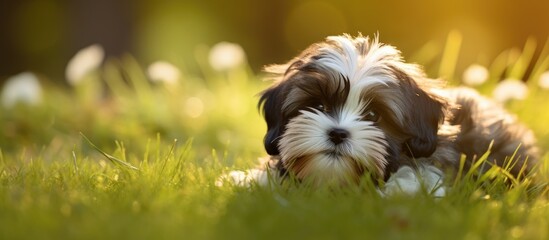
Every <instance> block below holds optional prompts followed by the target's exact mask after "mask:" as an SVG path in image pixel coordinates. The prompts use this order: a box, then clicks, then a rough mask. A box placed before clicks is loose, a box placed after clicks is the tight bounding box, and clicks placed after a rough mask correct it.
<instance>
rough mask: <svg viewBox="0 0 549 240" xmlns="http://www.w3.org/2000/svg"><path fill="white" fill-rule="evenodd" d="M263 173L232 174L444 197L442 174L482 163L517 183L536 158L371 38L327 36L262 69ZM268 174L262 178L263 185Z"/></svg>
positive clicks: (512, 125) (507, 124)
mask: <svg viewBox="0 0 549 240" xmlns="http://www.w3.org/2000/svg"><path fill="white" fill-rule="evenodd" d="M266 71H267V72H268V73H269V74H270V75H271V77H272V78H273V79H274V84H273V85H272V86H271V87H270V88H269V89H267V90H265V91H264V92H263V93H262V94H261V98H260V100H259V106H260V109H261V110H262V112H263V115H264V117H265V121H266V123H267V134H266V135H265V139H264V145H265V149H266V151H267V153H268V154H269V155H270V160H269V161H268V162H269V163H268V166H267V168H268V169H266V170H268V171H266V170H257V169H256V170H252V171H248V172H232V173H230V174H229V178H230V179H231V180H232V181H234V182H236V183H237V184H240V185H247V184H250V183H251V182H254V181H255V182H257V183H258V184H260V185H263V184H267V182H268V179H270V178H273V179H276V180H283V179H285V178H287V177H293V178H295V179H297V180H298V181H306V182H309V183H312V184H313V185H317V186H320V185H327V184H328V185H331V184H335V185H338V186H342V185H349V184H356V183H358V181H359V180H360V178H362V177H363V176H368V177H371V178H372V179H373V180H375V181H377V180H383V181H386V182H387V183H386V184H385V188H384V189H382V190H381V192H382V193H393V192H405V193H416V192H418V191H420V190H421V189H427V190H428V191H431V192H433V193H434V194H435V195H440V196H441V195H444V193H445V192H444V191H445V190H444V188H443V187H441V186H440V184H441V182H442V179H443V177H444V174H443V173H446V172H456V171H457V169H458V168H459V165H460V159H461V156H462V154H463V155H465V157H466V164H465V167H466V170H467V168H468V167H470V166H471V165H472V163H473V162H474V161H475V160H476V159H478V158H479V157H480V156H482V155H483V154H485V153H486V152H487V151H488V150H489V149H490V154H489V156H488V158H487V159H488V161H487V162H489V163H493V164H496V165H499V166H502V167H503V166H504V164H507V162H506V161H509V159H510V156H514V157H513V159H512V160H513V162H514V163H513V164H511V165H510V166H512V167H511V168H510V169H509V171H510V173H511V174H513V175H515V176H518V175H519V174H526V173H528V172H529V171H530V170H531V169H532V166H533V165H534V163H535V162H536V160H537V159H538V151H537V148H536V147H535V139H534V136H533V134H532V133H531V131H530V130H528V129H527V128H525V127H524V126H523V125H521V124H519V123H517V121H516V120H515V118H514V117H513V116H511V115H510V114H508V113H506V112H505V111H504V109H503V108H502V107H501V106H499V105H498V104H496V103H494V102H492V101H490V100H488V99H486V98H484V97H482V96H480V95H479V94H477V93H476V92H475V91H474V90H471V89H466V88H456V89H443V88H442V86H441V83H440V82H439V81H436V80H433V79H428V78H427V77H426V76H425V74H424V73H423V71H422V70H421V68H420V67H419V66H417V65H414V64H409V63H405V62H404V61H403V60H402V57H401V55H400V52H399V51H398V50H397V49H395V48H394V47H392V46H389V45H385V44H382V43H380V42H379V41H378V39H377V37H376V38H374V39H370V38H368V37H363V36H358V37H351V36H349V35H343V36H332V37H328V38H327V39H326V40H325V41H324V42H320V43H316V44H313V45H312V46H310V47H309V48H307V49H306V50H304V51H303V52H302V53H301V54H299V55H298V56H297V57H296V58H294V59H293V60H291V61H290V62H288V63H286V64H283V65H275V66H270V67H267V68H266ZM268 172H270V173H271V175H270V176H269V174H268ZM273 173H274V174H273Z"/></svg>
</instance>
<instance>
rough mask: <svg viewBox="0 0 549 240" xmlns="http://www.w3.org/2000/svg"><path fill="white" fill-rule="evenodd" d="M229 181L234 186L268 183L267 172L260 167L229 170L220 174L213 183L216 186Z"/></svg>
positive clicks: (264, 184) (263, 184)
mask: <svg viewBox="0 0 549 240" xmlns="http://www.w3.org/2000/svg"><path fill="white" fill-rule="evenodd" d="M226 183H229V184H232V185H234V186H240V187H251V186H253V185H259V186H266V185H267V184H268V183H269V178H268V173H267V171H265V170H260V169H248V170H246V171H230V172H229V173H227V174H223V175H221V176H220V177H219V178H218V179H217V181H215V185H216V186H218V187H221V186H223V185H224V184H226Z"/></svg>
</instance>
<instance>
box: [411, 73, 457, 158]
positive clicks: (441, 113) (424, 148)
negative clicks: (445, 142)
mask: <svg viewBox="0 0 549 240" xmlns="http://www.w3.org/2000/svg"><path fill="white" fill-rule="evenodd" d="M400 77H403V78H405V79H402V78H401V80H403V81H401V86H400V87H401V89H402V91H403V92H404V94H405V96H406V99H408V104H409V105H408V106H407V109H408V111H409V112H408V114H407V117H406V119H405V120H406V123H405V124H406V126H405V127H406V128H408V129H407V130H408V133H409V134H410V138H409V139H408V140H407V141H406V142H405V144H406V146H404V148H407V149H404V151H405V152H406V153H407V154H409V155H410V156H411V157H415V158H418V157H429V156H431V154H433V152H434V151H435V150H436V147H437V144H438V129H439V127H440V125H441V124H442V123H443V122H444V117H445V112H446V105H447V104H446V103H445V101H444V100H443V99H441V98H440V97H438V96H436V95H435V94H432V93H430V92H429V88H430V87H431V86H429V84H428V83H427V82H431V81H433V80H429V79H426V78H425V77H424V76H423V75H422V74H404V75H403V76H402V75H401V76H400Z"/></svg>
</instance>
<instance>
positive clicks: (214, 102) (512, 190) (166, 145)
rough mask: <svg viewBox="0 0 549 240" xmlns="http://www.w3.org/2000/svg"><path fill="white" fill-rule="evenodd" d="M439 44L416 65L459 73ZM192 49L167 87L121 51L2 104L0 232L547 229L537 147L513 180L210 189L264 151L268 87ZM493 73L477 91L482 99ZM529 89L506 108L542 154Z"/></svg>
mask: <svg viewBox="0 0 549 240" xmlns="http://www.w3.org/2000/svg"><path fill="white" fill-rule="evenodd" d="M452 36H453V37H454V38H458V37H459V36H458V35H455V34H454V35H452ZM449 42H451V44H448V46H446V47H445V52H450V53H451V54H452V56H447V57H444V59H445V60H444V61H443V64H446V65H448V66H439V65H436V64H435V65H432V66H431V65H427V66H426V67H427V70H428V71H429V70H430V69H439V70H440V71H441V74H442V73H445V74H448V75H457V74H456V73H455V72H456V69H455V61H457V56H458V55H457V54H458V53H459V45H460V44H461V40H460V39H457V40H456V39H454V40H452V41H449ZM534 48H535V46H534ZM531 50H532V42H530V41H529V42H528V44H527V46H526V47H525V49H524V51H522V52H524V53H525V54H524V55H520V54H519V55H518V56H515V57H514V58H511V57H509V56H506V57H505V59H506V60H507V61H499V60H498V59H495V60H494V63H493V65H491V67H489V69H490V71H491V73H492V75H499V74H500V71H501V73H503V72H504V71H507V72H508V73H507V74H512V75H514V76H515V77H516V75H522V74H524V72H525V68H526V66H527V65H529V64H534V65H535V66H537V67H536V68H535V69H534V73H535V74H532V75H531V77H532V79H529V83H532V82H534V81H536V79H533V78H534V77H536V74H537V75H539V74H540V73H541V72H543V70H544V69H547V64H548V63H547V62H548V61H547V54H546V53H544V54H545V55H542V57H541V58H540V59H539V60H536V61H535V62H534V61H533V60H532V58H531V57H529V55H530V54H531ZM545 51H547V50H544V52H545ZM203 55H204V56H205V54H202V55H201V54H198V57H197V62H199V63H201V65H202V67H203V72H202V73H201V76H200V77H197V76H193V75H192V74H191V73H183V77H182V79H181V81H180V82H179V83H178V84H177V85H175V86H173V85H172V86H170V85H164V84H158V83H156V84H152V83H150V82H148V80H147V78H146V75H145V73H144V71H143V66H141V65H140V64H139V63H138V62H137V61H136V60H135V59H133V58H132V57H130V56H127V57H123V58H121V59H111V60H108V61H107V62H106V64H105V65H104V66H103V67H102V68H101V69H98V70H96V71H95V72H93V73H90V74H88V75H87V76H86V79H84V82H83V83H82V84H80V85H78V86H75V87H70V88H68V87H62V86H58V85H55V84H46V85H45V86H44V89H45V93H44V94H45V95H44V101H43V103H42V104H40V105H38V106H25V105H20V106H17V107H16V108H14V109H3V110H2V114H1V115H0V123H1V126H2V127H1V129H2V131H3V134H2V137H0V144H1V145H0V146H1V152H0V239H167V238H177V239H313V238H314V239H334V238H338V239H345V238H352V239H441V238H444V239H547V238H549V189H548V187H547V185H546V184H547V182H549V161H548V160H547V158H548V156H547V155H545V157H544V163H543V164H542V165H540V166H539V169H538V170H539V171H538V172H537V173H536V176H535V178H534V177H533V176H531V177H528V178H527V179H525V180H524V181H521V182H514V181H513V180H512V179H510V178H509V177H508V176H507V175H506V174H505V171H502V170H501V169H499V168H492V169H490V170H489V171H488V172H487V173H485V174H483V175H480V176H479V175H476V174H475V173H473V172H471V173H468V174H464V175H463V177H462V178H460V179H459V181H455V182H449V183H448V184H449V185H450V186H452V187H451V189H450V191H449V193H448V196H447V197H445V198H441V199H434V198H431V197H429V196H426V195H421V194H420V195H418V196H414V197H404V196H394V197H389V198H380V197H379V196H377V195H376V194H375V191H374V189H373V187H372V186H371V185H368V184H365V185H362V186H357V187H351V188H349V189H340V190H333V189H309V188H307V187H303V186H280V187H274V188H273V189H261V188H257V187H253V188H252V189H243V188H239V187H234V186H230V185H226V186H223V187H216V186H215V184H214V183H215V181H216V179H217V178H218V176H219V175H221V174H222V173H223V172H226V171H229V170H232V169H246V168H250V167H253V166H255V165H256V164H257V161H256V159H257V158H258V157H262V156H263V155H264V152H263V150H262V137H263V134H264V132H265V126H264V123H263V120H262V119H261V117H260V116H259V114H258V113H257V110H256V103H257V96H256V94H257V93H258V92H259V91H261V89H263V88H265V87H266V86H267V83H263V82H261V81H260V80H259V77H258V76H255V75H254V74H252V73H251V71H249V70H248V69H247V67H246V66H243V67H241V68H237V69H234V70H231V71H229V72H224V73H218V72H214V71H212V70H211V69H210V68H209V66H207V64H204V63H205V62H206V61H205V60H204V59H203ZM422 56H431V57H432V58H433V59H418V60H417V61H419V62H424V63H427V62H437V61H436V59H442V58H443V57H442V56H438V55H437V54H425V53H423V54H422ZM452 65H454V66H452ZM506 69H511V70H506ZM122 72H123V74H122ZM504 75H505V74H504ZM518 77H520V76H518ZM101 79H103V81H104V82H105V84H104V85H103V86H101V85H98V84H97V82H98V81H100V80H101ZM448 79H450V80H451V81H452V82H453V83H454V84H457V80H455V79H458V78H454V77H452V76H449V77H448ZM496 82H497V79H495V78H491V79H490V80H489V81H488V82H487V83H485V84H484V85H482V86H480V87H479V90H480V91H481V92H483V93H486V94H490V93H491V91H492V89H493V88H494V87H495V85H496ZM529 87H530V90H531V91H530V95H529V97H528V98H527V99H525V100H522V101H512V102H509V103H508V104H507V107H508V108H509V109H510V110H511V111H512V112H514V113H516V114H517V115H518V117H519V119H521V120H522V121H523V122H525V123H526V124H527V125H529V126H530V127H531V128H532V129H533V130H534V131H535V133H536V135H537V137H538V139H539V142H540V146H541V147H542V148H543V149H547V148H548V147H549V127H547V121H548V119H549V111H547V109H548V107H549V101H548V100H549V99H548V98H549V96H548V95H549V94H547V93H549V90H543V89H539V88H538V87H537V86H536V85H535V84H529ZM102 91H107V92H108V94H106V95H107V96H110V97H104V95H105V94H103V92H102ZM190 98H198V99H200V100H201V101H202V102H203V113H202V114H201V115H200V116H198V117H196V116H191V115H192V114H189V111H193V109H194V108H196V107H197V106H194V105H193V102H192V101H190V102H189V101H188V100H189V99H190ZM194 103H195V102H194ZM195 110H196V109H195ZM80 133H82V135H84V136H86V137H87V138H89V140H90V142H88V141H87V140H85V138H84V137H83V136H82V135H81V134H80ZM174 139H178V140H174ZM94 145H95V146H97V149H96V148H94ZM105 155H106V156H105ZM120 162H123V163H124V164H121V163H120ZM125 163H127V164H130V165H131V166H132V167H129V165H126V164H125ZM133 167H135V168H136V169H133ZM544 184H545V185H544Z"/></svg>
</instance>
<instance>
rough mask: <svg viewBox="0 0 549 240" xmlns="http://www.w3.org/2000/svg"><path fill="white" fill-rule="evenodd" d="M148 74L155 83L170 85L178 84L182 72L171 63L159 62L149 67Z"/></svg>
mask: <svg viewBox="0 0 549 240" xmlns="http://www.w3.org/2000/svg"><path fill="white" fill-rule="evenodd" d="M147 74H148V75H149V78H151V80H152V81H153V82H165V83H169V84H173V83H176V82H177V80H179V77H180V75H181V72H180V71H179V69H178V68H177V67H176V66H174V65H172V64H171V63H169V62H165V61H157V62H154V63H152V64H151V65H149V67H148V68H147Z"/></svg>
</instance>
